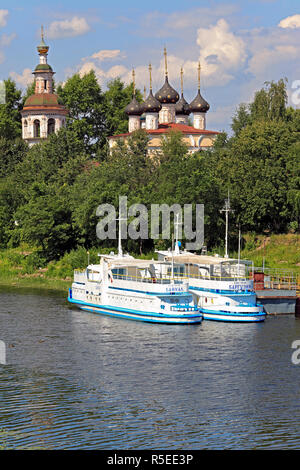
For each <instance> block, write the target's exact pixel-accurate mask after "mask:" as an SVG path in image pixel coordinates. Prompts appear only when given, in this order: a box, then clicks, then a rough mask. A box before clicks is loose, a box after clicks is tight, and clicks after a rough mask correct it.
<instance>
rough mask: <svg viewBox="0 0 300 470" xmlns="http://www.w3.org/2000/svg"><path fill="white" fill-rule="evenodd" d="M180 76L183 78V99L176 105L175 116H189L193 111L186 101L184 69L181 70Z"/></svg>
mask: <svg viewBox="0 0 300 470" xmlns="http://www.w3.org/2000/svg"><path fill="white" fill-rule="evenodd" d="M180 76H181V98H180V100H179V101H178V102H177V103H176V106H175V114H184V115H185V116H188V115H189V114H190V113H191V110H190V107H189V104H188V102H187V101H186V100H185V98H184V96H183V69H182V67H181V69H180Z"/></svg>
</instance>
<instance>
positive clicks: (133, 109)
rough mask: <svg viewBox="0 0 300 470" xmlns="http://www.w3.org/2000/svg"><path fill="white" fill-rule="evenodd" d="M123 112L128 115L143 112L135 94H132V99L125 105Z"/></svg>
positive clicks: (138, 114)
mask: <svg viewBox="0 0 300 470" xmlns="http://www.w3.org/2000/svg"><path fill="white" fill-rule="evenodd" d="M125 113H126V114H127V115H128V116H141V114H142V113H143V108H142V106H141V104H140V103H139V102H138V101H137V99H136V97H135V96H133V98H132V101H131V102H130V103H129V104H128V105H127V106H126V108H125Z"/></svg>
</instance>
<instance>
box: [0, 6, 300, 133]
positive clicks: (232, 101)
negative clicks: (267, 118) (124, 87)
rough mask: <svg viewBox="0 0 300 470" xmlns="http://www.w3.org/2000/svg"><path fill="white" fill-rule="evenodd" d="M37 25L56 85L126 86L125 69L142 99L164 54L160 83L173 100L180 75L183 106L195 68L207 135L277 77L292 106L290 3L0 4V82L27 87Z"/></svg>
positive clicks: (299, 59) (299, 36) (294, 62)
mask: <svg viewBox="0 0 300 470" xmlns="http://www.w3.org/2000/svg"><path fill="white" fill-rule="evenodd" d="M41 25H43V26H44V29H45V42H46V43H47V44H48V45H49V46H50V50H49V55H48V62H49V64H50V65H51V66H52V68H53V69H54V70H55V72H56V75H55V80H56V82H62V83H63V82H65V80H66V79H67V78H68V77H70V76H72V75H73V74H74V73H80V74H84V73H87V72H89V71H90V70H91V69H94V70H95V72H96V75H97V79H98V81H99V84H100V85H101V87H102V88H103V89H104V90H105V89H106V87H107V83H108V82H109V81H110V80H112V79H114V78H116V77H120V78H121V79H122V80H123V81H124V82H125V83H129V82H130V81H131V79H132V68H134V69H135V73H136V82H137V87H138V88H140V90H141V91H142V92H143V89H144V86H146V88H147V92H148V90H149V72H148V67H149V63H150V62H151V64H152V74H153V91H154V92H156V91H157V90H158V89H159V88H160V87H161V86H162V85H163V82H164V56H163V49H164V47H166V49H167V53H168V73H169V81H170V83H171V85H172V86H173V87H174V88H176V89H177V90H178V91H179V92H180V68H181V67H183V70H184V96H185V98H186V100H187V101H188V102H190V101H192V100H193V99H194V97H195V96H196V93H197V65H198V61H200V63H201V94H202V96H203V97H204V98H205V99H206V100H207V101H208V102H209V104H210V110H209V112H208V113H207V128H208V129H210V130H219V131H223V130H225V131H230V124H231V119H232V116H233V114H234V112H235V110H236V108H237V106H238V105H239V104H240V103H248V102H250V101H251V100H252V99H253V96H254V93H255V91H257V90H259V89H261V88H262V87H263V86H264V83H265V82H266V81H271V80H274V81H277V80H279V79H280V78H284V77H286V78H287V79H288V94H289V99H290V100H291V96H292V93H293V90H292V86H293V85H292V84H293V82H295V81H297V80H300V47H299V46H300V2H299V0H285V1H283V0H245V1H238V2H237V1H230V0H228V1H224V0H222V1H221V0H214V1H208V0H206V1H202V0H198V1H194V0H186V1H184V2H183V1H182V0H180V1H179V0H164V1H163V2H162V1H157V0H152V1H149V2H145V1H143V0H139V1H137V0H127V2H124V0H122V1H121V0H110V1H109V2H108V1H105V2H104V1H102V0H85V1H82V0H81V1H79V0H72V1H70V0H64V1H58V0H51V2H41V1H40V0H39V1H35V0H26V2H25V1H15V0H9V1H7V0H1V4H0V80H4V79H7V78H8V77H11V78H12V79H13V80H15V81H16V83H17V86H18V87H19V88H22V89H25V88H26V86H27V85H28V84H29V83H31V82H32V80H33V76H32V70H33V69H34V68H35V66H36V65H37V63H38V61H39V58H38V54H37V50H36V46H37V45H38V43H39V42H40V37H41V36H40V31H41ZM289 104H291V105H292V102H291V101H290V102H289Z"/></svg>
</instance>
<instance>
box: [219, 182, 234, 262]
mask: <svg viewBox="0 0 300 470" xmlns="http://www.w3.org/2000/svg"><path fill="white" fill-rule="evenodd" d="M220 212H225V219H226V225H225V255H224V258H228V227H229V217H228V216H229V212H234V211H233V210H232V209H231V207H230V198H229V189H228V197H227V199H225V205H224V207H223V209H221V210H220Z"/></svg>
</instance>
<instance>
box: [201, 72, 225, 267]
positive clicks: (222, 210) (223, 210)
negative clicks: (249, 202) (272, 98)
mask: <svg viewBox="0 0 300 470" xmlns="http://www.w3.org/2000/svg"><path fill="white" fill-rule="evenodd" d="M199 65H200V63H199ZM220 212H225V215H226V229H225V255H224V258H228V226H229V221H228V214H229V212H234V210H232V209H231V207H230V198H229V189H228V197H227V199H225V205H224V207H223V209H221V210H220Z"/></svg>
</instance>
